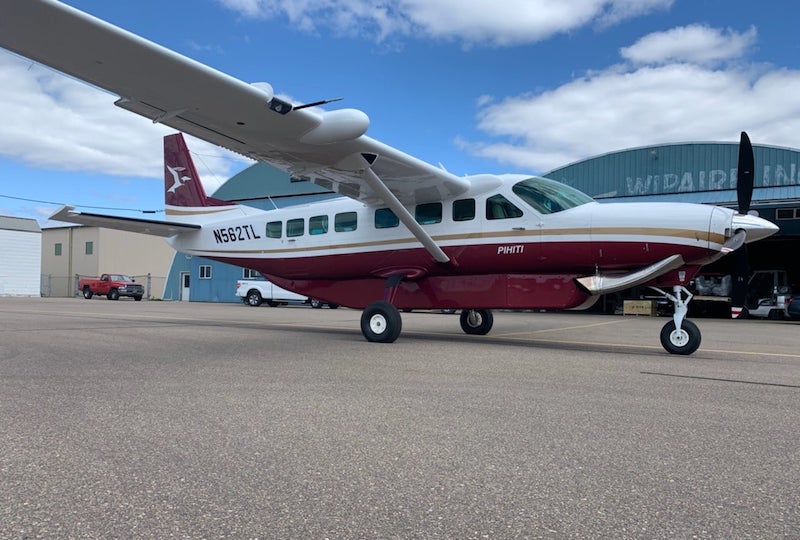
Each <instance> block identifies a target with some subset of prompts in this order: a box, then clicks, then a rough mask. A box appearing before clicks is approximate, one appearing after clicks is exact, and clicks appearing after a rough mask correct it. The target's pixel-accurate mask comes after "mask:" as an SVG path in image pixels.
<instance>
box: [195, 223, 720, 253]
mask: <svg viewBox="0 0 800 540" xmlns="http://www.w3.org/2000/svg"><path fill="white" fill-rule="evenodd" d="M556 236H583V237H586V238H587V241H590V239H591V238H593V237H597V236H626V237H631V236H648V237H658V238H664V237H671V238H683V239H691V240H697V241H702V242H711V243H717V244H722V243H723V242H724V241H725V238H724V236H723V235H721V234H709V232H708V231H695V230H688V229H674V228H673V229H658V228H653V227H650V228H631V227H606V228H600V229H588V228H580V229H544V230H523V231H503V232H491V233H488V232H486V233H479V232H474V233H466V234H444V235H438V236H433V237H432V238H433V240H434V241H435V242H451V241H460V240H492V239H495V238H496V239H498V240H507V239H508V238H526V237H541V238H543V237H556ZM403 244H413V246H412V247H417V246H419V241H418V240H417V239H416V238H414V237H413V236H410V237H407V238H395V239H391V240H373V241H369V242H352V243H347V244H326V245H316V246H303V247H283V248H280V249H249V250H237V251H228V250H198V253H208V254H225V255H228V256H233V255H236V254H241V255H253V254H260V255H272V254H281V253H309V252H313V251H342V250H353V249H364V248H374V247H381V246H395V247H396V248H397V249H400V246H401V245H403ZM445 247H447V246H445Z"/></svg>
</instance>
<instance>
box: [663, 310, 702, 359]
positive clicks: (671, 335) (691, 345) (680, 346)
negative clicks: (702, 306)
mask: <svg viewBox="0 0 800 540" xmlns="http://www.w3.org/2000/svg"><path fill="white" fill-rule="evenodd" d="M700 339H701V336H700V329H699V328H697V325H696V324H694V323H693V322H692V321H687V320H685V319H684V321H683V322H682V323H681V329H680V330H677V329H676V327H675V321H669V322H668V323H667V324H665V325H664V328H662V329H661V345H662V346H663V347H664V349H666V351H667V352H668V353H671V354H692V353H693V352H694V351H696V350H697V348H698V347H699V346H700Z"/></svg>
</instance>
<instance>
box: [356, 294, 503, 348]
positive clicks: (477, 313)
mask: <svg viewBox="0 0 800 540" xmlns="http://www.w3.org/2000/svg"><path fill="white" fill-rule="evenodd" d="M492 324H494V317H493V316H492V312H491V310H488V309H465V310H463V311H462V312H461V329H462V330H463V331H464V333H465V334H471V335H473V336H483V335H486V334H488V333H489V331H490V330H491V329H492ZM402 329H403V319H402V317H400V311H398V309H397V308H396V307H394V306H393V305H392V304H391V303H390V302H388V301H386V300H381V301H378V302H373V303H371V304H370V305H368V306H367V307H366V309H364V311H363V312H362V313H361V333H362V334H364V337H365V338H366V339H367V341H371V342H373V343H392V342H394V341H395V340H396V339H397V338H398V337H400V331H401V330H402Z"/></svg>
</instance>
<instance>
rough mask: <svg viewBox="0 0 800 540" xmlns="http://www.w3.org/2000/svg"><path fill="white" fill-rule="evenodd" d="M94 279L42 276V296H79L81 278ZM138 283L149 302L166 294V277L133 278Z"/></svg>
mask: <svg viewBox="0 0 800 540" xmlns="http://www.w3.org/2000/svg"><path fill="white" fill-rule="evenodd" d="M87 277H88V278H92V277H97V276H83V275H80V274H75V275H72V276H57V275H53V274H42V276H41V289H42V296H52V297H61V298H66V297H70V296H79V295H80V294H81V291H80V290H79V289H78V282H79V281H80V279H81V278H87ZM131 277H132V278H133V279H134V280H136V282H137V283H142V284H143V285H144V297H145V298H146V299H147V300H161V295H162V294H163V293H164V285H165V284H166V282H167V278H166V276H154V275H152V274H144V275H133V276H131Z"/></svg>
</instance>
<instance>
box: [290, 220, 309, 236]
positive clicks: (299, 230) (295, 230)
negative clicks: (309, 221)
mask: <svg viewBox="0 0 800 540" xmlns="http://www.w3.org/2000/svg"><path fill="white" fill-rule="evenodd" d="M305 227H306V225H305V220H304V219H303V218H298V219H290V220H289V221H287V222H286V236H287V237H293V236H303V235H304V234H305V232H306V231H305Z"/></svg>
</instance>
